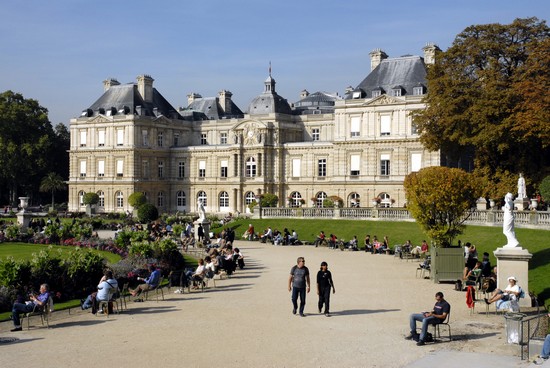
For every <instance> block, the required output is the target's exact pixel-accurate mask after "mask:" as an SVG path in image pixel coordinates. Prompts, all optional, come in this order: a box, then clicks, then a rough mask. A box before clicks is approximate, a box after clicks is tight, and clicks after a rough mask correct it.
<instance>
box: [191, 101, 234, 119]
mask: <svg viewBox="0 0 550 368" xmlns="http://www.w3.org/2000/svg"><path fill="white" fill-rule="evenodd" d="M227 102H229V106H227V111H226V112H224V111H223V109H222V107H221V106H220V104H219V103H218V98H217V97H201V98H197V99H195V100H194V101H193V102H191V104H189V106H187V107H186V108H185V109H183V110H180V113H181V114H182V115H183V116H184V117H188V116H191V115H193V116H194V117H196V118H198V119H193V120H218V119H223V118H226V119H230V118H242V117H244V114H243V112H242V111H241V109H239V107H238V106H237V105H235V103H234V102H233V101H232V100H227Z"/></svg>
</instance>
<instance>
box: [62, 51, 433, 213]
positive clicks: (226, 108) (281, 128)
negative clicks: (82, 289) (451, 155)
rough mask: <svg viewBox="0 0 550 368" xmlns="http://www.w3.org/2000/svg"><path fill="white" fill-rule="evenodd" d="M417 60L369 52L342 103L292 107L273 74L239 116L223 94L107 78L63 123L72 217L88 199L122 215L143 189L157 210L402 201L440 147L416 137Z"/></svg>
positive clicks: (421, 91)
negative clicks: (173, 96) (166, 92)
mask: <svg viewBox="0 0 550 368" xmlns="http://www.w3.org/2000/svg"><path fill="white" fill-rule="evenodd" d="M438 50H439V48H438V47H437V46H436V45H433V44H428V45H427V46H426V47H424V48H423V51H424V55H423V57H421V56H411V55H406V56H401V57H395V58H390V57H388V56H387V55H386V53H384V51H382V50H380V49H377V50H374V51H372V52H371V53H370V56H371V70H370V72H369V73H368V75H367V76H366V77H365V78H364V79H363V80H362V81H361V82H360V83H359V84H358V85H357V86H356V87H355V88H352V87H349V88H348V89H347V90H346V93H345V95H344V96H343V97H341V96H338V95H337V94H330V93H325V92H315V93H311V94H310V93H308V92H307V91H306V90H304V91H302V92H301V95H300V99H299V100H298V101H296V102H295V103H293V104H289V103H288V102H287V100H286V99H285V98H283V97H281V96H280V95H278V94H277V92H276V88H275V86H276V83H275V79H273V77H272V76H271V75H269V76H268V77H267V79H266V80H265V81H264V85H263V92H262V93H261V94H260V95H258V96H257V97H255V98H254V99H253V100H252V101H251V102H250V104H249V106H248V107H247V109H246V111H245V112H243V111H242V110H241V109H240V108H239V107H238V106H237V105H236V104H235V103H234V102H233V100H232V93H231V92H229V91H227V90H222V91H220V92H219V93H218V96H215V97H202V96H201V95H200V94H197V93H190V94H189V95H188V96H187V97H188V104H187V107H186V108H182V109H176V108H174V107H173V106H172V105H171V104H170V103H169V102H168V101H167V100H166V99H165V98H164V97H163V96H162V95H161V93H160V92H159V91H158V90H157V89H156V88H154V87H153V81H154V80H153V78H151V77H150V76H148V75H141V76H139V77H138V78H137V83H130V84H120V83H119V82H118V81H117V80H116V79H108V80H106V81H104V82H103V86H104V92H103V95H101V97H99V99H98V100H97V101H96V102H94V103H93V104H92V105H91V106H90V107H89V108H87V109H85V110H84V111H83V112H82V114H81V115H80V116H79V117H77V118H74V119H71V121H70V134H71V147H70V151H69V155H70V177H69V210H70V211H84V209H85V207H84V204H83V196H84V194H85V193H87V192H94V193H97V194H98V195H99V198H100V201H99V203H98V205H97V206H96V211H97V212H126V211H131V210H133V208H132V207H131V206H130V205H129V204H128V197H129V196H130V195H131V194H132V193H134V192H143V193H145V194H146V197H147V199H148V201H149V202H150V203H152V204H154V205H155V206H157V207H158V209H159V211H160V212H176V211H180V212H183V211H186V212H190V211H191V212H193V211H196V209H197V203H198V201H201V202H202V203H203V205H204V207H205V209H206V211H208V212H213V213H224V212H246V210H247V205H248V204H250V203H252V202H253V201H255V200H256V198H257V197H258V196H260V195H262V194H265V193H272V194H275V195H277V196H278V197H279V206H280V207H285V206H300V205H302V203H305V204H304V205H305V206H307V207H311V206H318V207H321V206H323V201H324V199H326V198H329V197H332V196H337V197H340V198H341V199H342V200H343V202H344V206H350V207H351V206H360V207H370V206H372V205H373V204H372V201H373V199H374V198H379V199H380V205H381V206H385V207H389V206H403V205H404V204H405V192H404V190H403V181H404V178H405V176H406V175H407V174H409V173H411V172H413V171H418V170H419V169H421V168H423V167H427V166H435V165H440V163H441V157H440V153H439V152H429V151H428V150H426V149H425V148H424V147H423V146H422V144H421V143H420V140H419V135H418V133H417V131H416V129H415V126H414V124H413V122H412V117H411V112H413V111H415V110H418V109H423V108H424V107H425V105H424V103H423V102H422V100H423V97H424V95H425V94H426V92H427V89H426V70H427V67H429V65H430V64H432V63H433V62H434V59H435V55H436V52H437V51H438Z"/></svg>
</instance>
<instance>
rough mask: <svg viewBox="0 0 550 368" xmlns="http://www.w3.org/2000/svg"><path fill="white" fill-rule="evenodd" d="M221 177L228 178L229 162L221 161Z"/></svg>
mask: <svg viewBox="0 0 550 368" xmlns="http://www.w3.org/2000/svg"><path fill="white" fill-rule="evenodd" d="M221 177H222V178H227V160H222V161H221Z"/></svg>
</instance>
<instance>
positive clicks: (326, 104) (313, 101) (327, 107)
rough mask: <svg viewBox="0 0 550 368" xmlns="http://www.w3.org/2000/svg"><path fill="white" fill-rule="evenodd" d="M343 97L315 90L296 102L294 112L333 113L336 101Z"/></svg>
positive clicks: (302, 113)
mask: <svg viewBox="0 0 550 368" xmlns="http://www.w3.org/2000/svg"><path fill="white" fill-rule="evenodd" d="M341 99H342V98H341V97H340V96H338V95H336V94H330V93H326V92H314V93H311V94H309V95H308V96H307V97H305V98H302V99H301V100H300V101H297V102H295V103H294V107H293V110H294V114H295V115H310V114H331V113H333V112H334V101H337V100H341Z"/></svg>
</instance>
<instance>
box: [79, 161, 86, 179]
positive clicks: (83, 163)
mask: <svg viewBox="0 0 550 368" xmlns="http://www.w3.org/2000/svg"><path fill="white" fill-rule="evenodd" d="M85 176H86V160H82V161H80V177H82V178H84V177H85Z"/></svg>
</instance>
